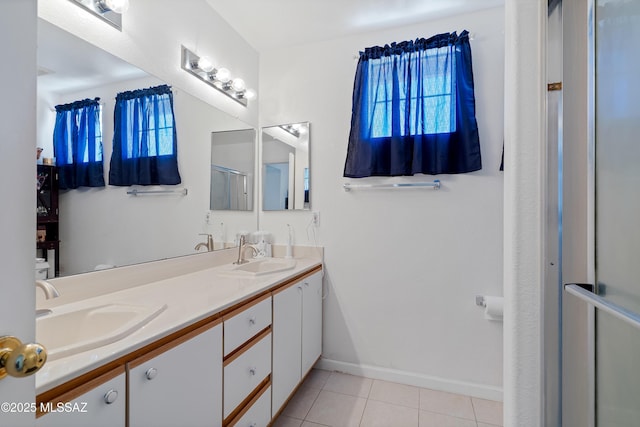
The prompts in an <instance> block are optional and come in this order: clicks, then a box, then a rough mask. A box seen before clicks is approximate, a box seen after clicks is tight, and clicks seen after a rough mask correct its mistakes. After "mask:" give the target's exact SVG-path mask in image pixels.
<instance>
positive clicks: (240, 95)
mask: <svg viewBox="0 0 640 427" xmlns="http://www.w3.org/2000/svg"><path fill="white" fill-rule="evenodd" d="M199 61H200V57H199V56H198V55H196V54H195V53H193V52H191V51H190V50H189V49H187V48H186V47H184V46H182V63H181V67H182V69H183V70H185V71H186V72H187V73H189V74H191V75H193V76H196V77H197V78H199V79H200V80H202V81H203V82H205V83H206V84H208V85H209V86H211V87H213V88H215V89H217V90H218V91H220V92H222V93H224V94H225V95H227V96H228V97H229V98H231V99H233V100H234V101H236V102H238V103H240V104H242V105H244V106H245V107H246V106H247V104H248V102H247V101H248V100H249V99H252V98H254V97H255V91H253V90H252V89H247V88H245V87H244V81H243V80H242V79H239V78H236V79H231V78H230V77H229V76H228V70H227V69H226V68H219V69H215V68H212V69H210V70H209V71H205V70H204V69H202V68H201V65H199ZM207 69H209V67H207ZM220 74H224V76H222V77H220Z"/></svg>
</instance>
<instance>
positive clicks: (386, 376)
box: [315, 358, 503, 401]
mask: <svg viewBox="0 0 640 427" xmlns="http://www.w3.org/2000/svg"><path fill="white" fill-rule="evenodd" d="M315 367H316V368H319V369H325V370H327V371H338V372H344V373H345V374H351V375H359V376H362V377H367V378H372V379H376V380H384V381H391V382H396V383H400V384H407V385H412V386H415V387H422V388H429V389H432V390H440V391H447V392H449V393H458V394H464V395H466V396H473V397H478V398H481V399H488V400H497V401H502V399H503V395H502V388H501V387H494V386H488V385H483V384H475V383H468V382H464V381H455V380H447V379H444V378H438V377H432V376H429V375H423V374H418V373H415V372H407V371H400V370H397V369H389V368H381V367H378V366H371V365H359V364H355V363H348V362H340V361H338V360H331V359H325V358H321V359H320V360H319V361H318V363H316V365H315Z"/></svg>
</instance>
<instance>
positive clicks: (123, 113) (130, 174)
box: [109, 85, 181, 185]
mask: <svg viewBox="0 0 640 427" xmlns="http://www.w3.org/2000/svg"><path fill="white" fill-rule="evenodd" d="M114 127H115V129H114V136H113V153H112V156H111V169H110V171H109V184H110V185H134V184H138V185H154V184H156V185H158V184H166V185H176V184H180V182H181V180H180V174H179V172H178V160H177V152H178V141H177V133H176V126H175V118H174V114H173V94H172V93H171V88H170V87H169V86H168V85H161V86H156V87H152V88H148V89H139V90H134V91H128V92H121V93H119V94H118V95H117V97H116V107H115V112H114Z"/></svg>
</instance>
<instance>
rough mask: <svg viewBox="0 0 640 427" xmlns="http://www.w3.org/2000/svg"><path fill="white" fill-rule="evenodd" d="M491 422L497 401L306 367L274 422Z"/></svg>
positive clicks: (344, 425)
mask: <svg viewBox="0 0 640 427" xmlns="http://www.w3.org/2000/svg"><path fill="white" fill-rule="evenodd" d="M322 426H332V427H351V426H353V427H496V426H502V403H501V402H495V401H492V400H485V399H478V398H475V397H468V396H462V395H458V394H452V393H445V392H442V391H435V390H428V389H425V388H418V387H412V386H408V385H403V384H396V383H391V382H387V381H380V380H372V379H369V378H363V377H357V376H353V375H347V374H341V373H339V372H329V371H324V370H320V369H314V370H313V371H311V373H310V374H309V376H308V377H307V379H306V380H305V382H304V383H303V384H302V385H301V386H300V388H299V389H298V391H297V393H296V394H295V395H294V396H293V398H291V400H290V401H289V403H288V404H287V406H286V407H285V409H284V411H283V412H282V414H281V415H280V417H279V418H278V419H277V420H276V421H275V422H274V424H273V427H322Z"/></svg>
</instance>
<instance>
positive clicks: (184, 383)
mask: <svg viewBox="0 0 640 427" xmlns="http://www.w3.org/2000/svg"><path fill="white" fill-rule="evenodd" d="M297 249H298V248H296V250H297ZM318 251H319V249H318V248H313V249H312V250H310V251H308V252H307V253H306V254H304V256H301V257H296V258H295V260H294V262H292V261H289V260H287V262H284V260H279V259H277V258H274V259H265V260H263V261H260V260H252V261H251V262H250V263H248V264H245V267H238V266H234V265H233V264H232V257H233V252H234V250H233V249H231V250H225V251H217V252H214V253H209V254H202V255H196V256H192V257H184V258H182V259H181V260H177V261H176V260H167V261H159V262H157V263H150V264H156V267H157V268H155V269H154V268H153V266H152V265H150V264H144V265H142V266H133V267H127V268H129V269H131V270H130V271H129V272H128V273H129V274H127V277H128V278H129V280H133V279H132V277H137V279H136V280H138V282H139V284H138V285H137V286H128V287H127V288H125V289H118V288H119V287H121V286H122V285H111V286H112V289H111V290H112V291H113V292H109V288H110V285H109V282H110V281H112V279H114V277H116V275H122V274H124V273H126V272H123V271H118V270H122V269H116V270H113V271H111V272H110V271H105V272H100V273H102V274H103V277H99V276H100V274H99V273H91V274H90V275H87V276H89V277H88V278H90V279H92V284H91V286H89V287H91V288H94V289H93V292H94V293H95V295H96V296H88V294H90V293H91V291H90V290H88V289H74V287H75V285H77V283H73V282H74V280H79V279H77V278H74V279H73V280H69V281H67V283H65V282H64V279H59V280H58V281H52V282H53V283H54V284H55V286H56V287H58V290H59V291H60V295H61V296H60V297H59V298H56V299H52V300H46V301H42V300H41V301H40V302H39V304H38V308H49V309H51V310H52V313H51V314H50V316H52V317H55V316H60V318H63V317H64V316H65V315H68V316H72V315H75V313H76V312H81V313H84V312H83V311H82V310H86V307H97V310H98V311H96V313H98V314H97V315H99V316H103V318H104V320H105V321H106V322H107V323H111V324H113V325H115V326H114V327H119V325H118V324H117V322H116V321H114V320H111V321H110V320H109V319H110V318H109V316H110V315H111V314H105V310H106V311H108V310H107V309H104V308H102V307H105V306H106V307H108V308H109V310H113V312H115V313H121V311H118V310H119V309H120V308H121V307H125V308H127V307H140V306H146V307H152V308H153V309H152V310H150V311H148V312H146V314H147V315H149V313H152V315H150V319H148V320H147V319H144V321H142V322H140V325H139V326H138V327H137V328H134V330H133V332H130V333H129V334H128V335H126V336H124V337H122V338H119V339H116V340H115V341H113V342H109V343H107V344H103V345H99V346H97V347H95V348H92V349H89V350H84V349H81V351H79V352H77V353H76V352H74V351H73V349H72V350H70V351H69V352H68V353H58V354H62V356H56V353H55V349H52V350H53V351H54V352H53V354H54V357H53V360H52V361H49V362H47V364H45V366H44V367H43V368H42V369H41V371H40V372H38V373H37V374H36V387H37V407H38V410H39V412H38V414H37V420H36V425H37V426H66V427H69V426H87V425H92V426H103V425H104V426H125V425H126V426H130V427H135V426H140V427H145V426H151V425H152V426H176V425H184V426H205V425H206V426H212V425H213V426H225V427H226V426H246V427H249V426H255V427H258V426H267V425H269V424H270V423H271V420H272V419H273V418H275V417H276V416H277V415H278V413H279V411H281V410H282V408H283V407H284V405H285V403H286V402H287V400H288V399H289V397H290V396H291V395H292V394H293V392H294V391H295V389H296V388H297V387H298V385H299V384H300V383H301V382H302V380H303V378H304V377H305V376H306V374H307V373H308V372H309V371H310V369H311V367H312V366H313V364H314V363H315V362H316V361H317V360H318V358H319V357H320V353H321V343H322V274H323V273H322V264H321V260H322V257H321V252H320V253H319V252H318ZM235 252H237V251H235ZM300 252H301V251H299V250H297V251H296V255H298V254H299V253H300ZM302 252H304V251H302ZM163 262H164V263H173V265H172V268H167V266H166V265H162V263H163ZM261 262H262V263H265V264H263V266H262V267H260V266H259V265H258V264H259V263H261ZM252 264H253V265H252ZM135 267H138V271H137V272H136V271H135ZM163 269H166V270H167V271H171V272H173V273H167V274H166V276H167V277H166V278H161V275H160V273H159V271H162V270H163ZM279 269H283V270H279ZM189 270H191V271H190V272H187V271H189ZM145 271H146V272H147V273H148V274H145ZM176 272H180V273H184V274H176ZM172 274H173V276H172V277H168V276H171V275H172ZM91 276H92V277H91ZM109 276H111V277H109ZM145 278H152V281H150V282H147V283H145V281H146V280H147V279H145ZM65 294H66V295H68V297H66V298H65ZM56 300H59V301H56ZM114 307H116V308H114ZM157 307H159V308H157ZM154 310H155V311H154ZM125 311H126V310H125ZM69 313H73V314H69ZM118 316H120V314H119V315H118ZM132 316H133V315H132ZM43 320H45V321H46V316H45V317H43V318H41V319H39V320H38V322H42V321H43ZM91 321H92V320H89V319H88V317H87V318H86V319H84V320H83V321H82V322H78V324H77V325H76V328H77V329H82V324H80V323H86V322H91ZM38 330H39V329H38V327H37V331H38ZM36 334H37V335H38V332H37V333H36ZM51 335H52V336H53V335H55V334H53V333H51ZM37 338H38V340H39V341H40V342H41V343H42V344H44V345H45V346H47V337H46V336H44V335H43V336H38V337H37ZM92 339H93V338H92ZM52 342H55V341H52Z"/></svg>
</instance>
